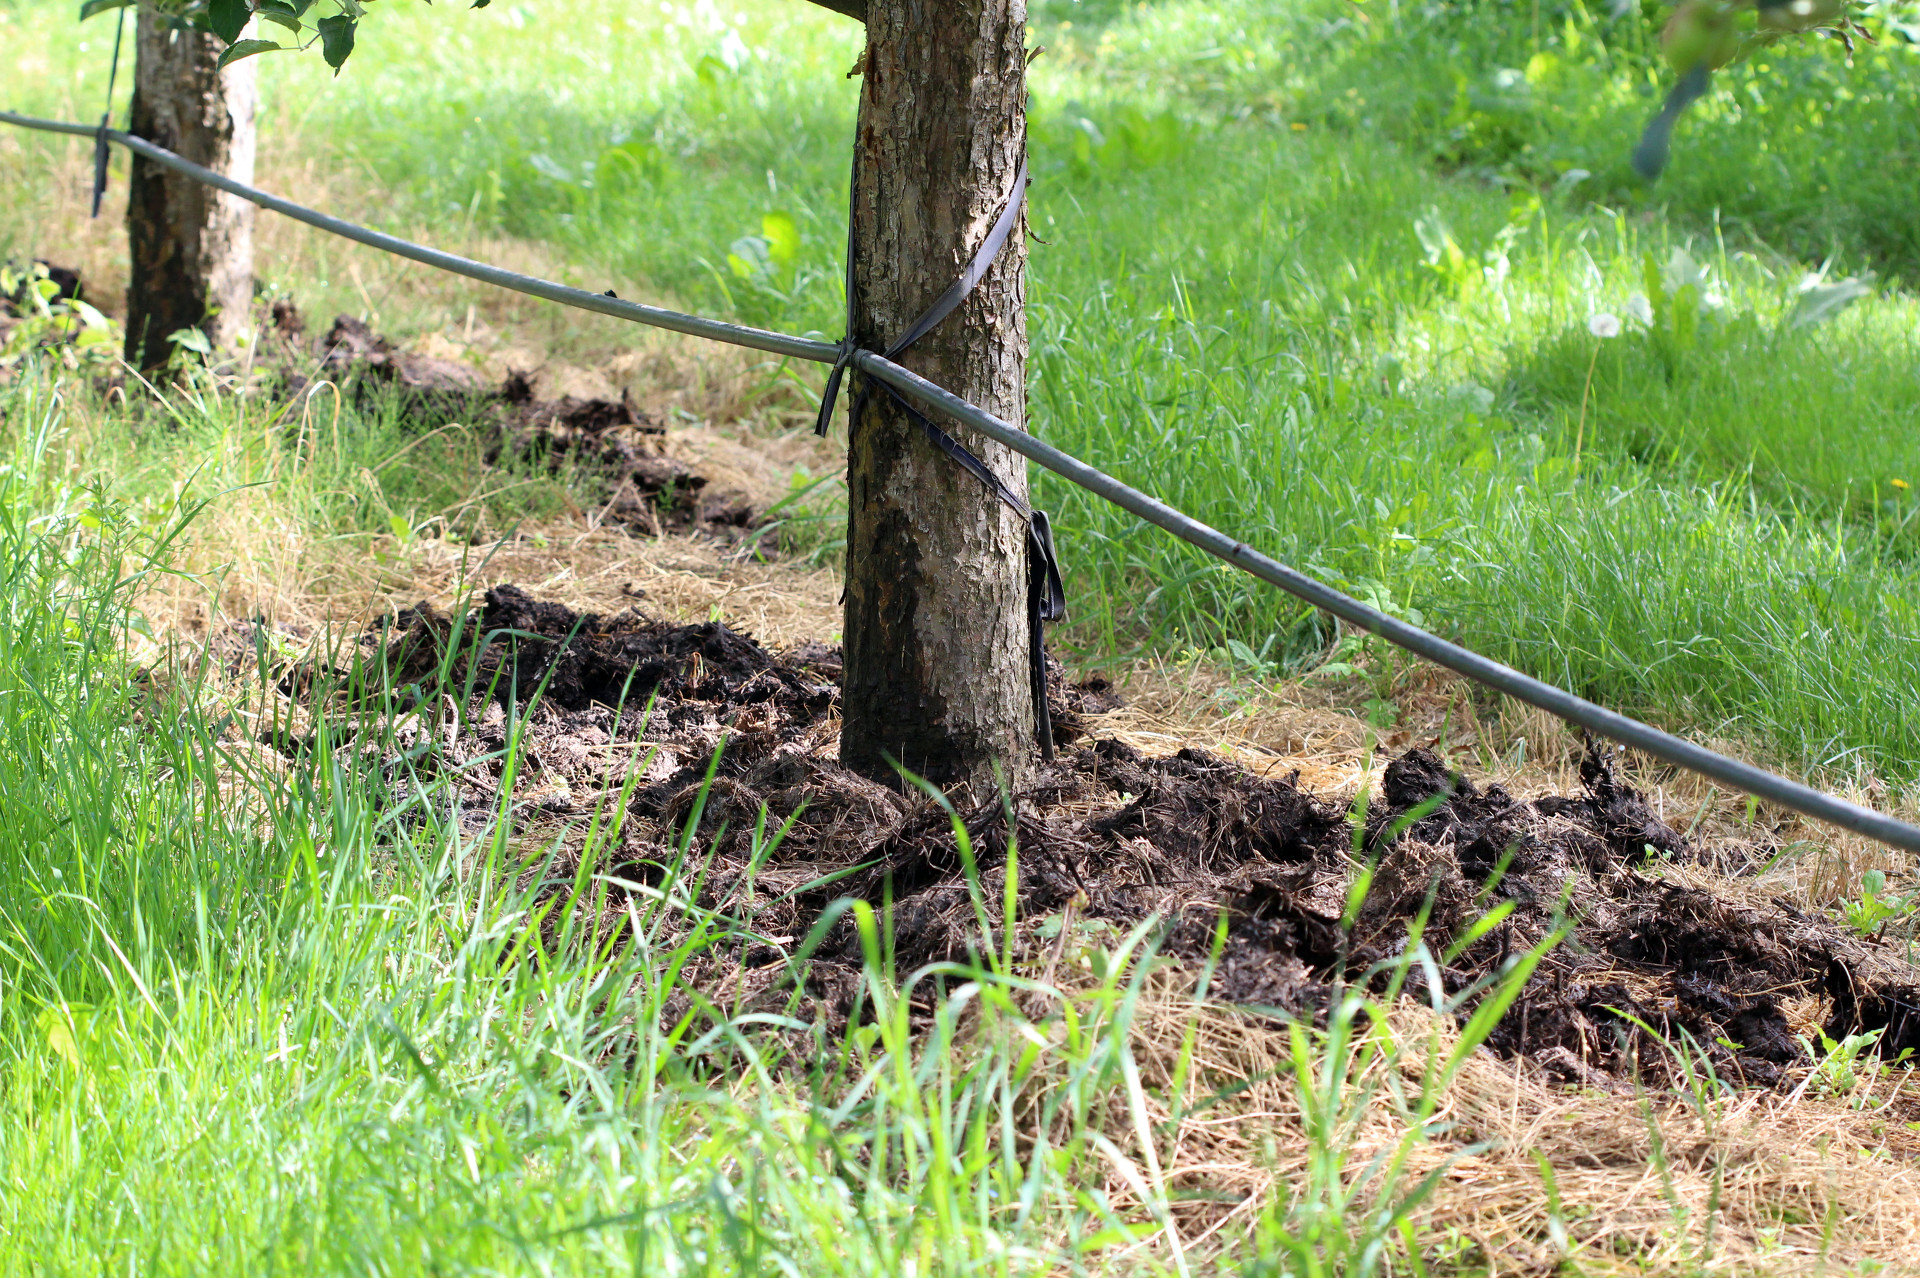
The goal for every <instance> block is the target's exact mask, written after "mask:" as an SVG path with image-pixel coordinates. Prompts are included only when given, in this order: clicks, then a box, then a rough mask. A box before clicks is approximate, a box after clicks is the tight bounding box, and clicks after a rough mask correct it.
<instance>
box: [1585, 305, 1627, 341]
mask: <svg viewBox="0 0 1920 1278" xmlns="http://www.w3.org/2000/svg"><path fill="white" fill-rule="evenodd" d="M1587 331H1588V332H1589V333H1592V334H1593V335H1594V336H1595V337H1603V338H1604V337H1618V336H1620V317H1619V316H1618V315H1609V314H1607V312H1605V311H1597V312H1595V313H1594V314H1592V315H1589V316H1588V317H1587Z"/></svg>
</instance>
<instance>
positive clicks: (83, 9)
mask: <svg viewBox="0 0 1920 1278" xmlns="http://www.w3.org/2000/svg"><path fill="white" fill-rule="evenodd" d="M132 3H133V0H86V3H85V4H83V5H81V6H80V21H82V22H85V21H86V20H87V19H88V18H91V17H92V16H93V15H94V14H96V13H105V12H107V11H108V10H109V9H124V8H126V7H127V6H128V5H130V4H132Z"/></svg>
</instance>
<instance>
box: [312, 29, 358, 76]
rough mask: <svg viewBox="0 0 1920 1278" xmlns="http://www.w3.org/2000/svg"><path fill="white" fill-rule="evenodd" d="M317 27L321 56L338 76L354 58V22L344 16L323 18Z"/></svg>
mask: <svg viewBox="0 0 1920 1278" xmlns="http://www.w3.org/2000/svg"><path fill="white" fill-rule="evenodd" d="M317 25H318V26H319V28H320V56H321V57H323V58H325V59H326V60H327V65H328V66H330V67H332V68H333V70H334V74H336V75H338V74H339V72H340V68H341V67H342V66H344V65H345V64H346V61H347V59H348V58H349V57H351V56H353V28H354V20H353V19H352V18H349V17H346V16H344V15H342V16H339V17H333V18H322V19H320V21H319V23H318V24H317Z"/></svg>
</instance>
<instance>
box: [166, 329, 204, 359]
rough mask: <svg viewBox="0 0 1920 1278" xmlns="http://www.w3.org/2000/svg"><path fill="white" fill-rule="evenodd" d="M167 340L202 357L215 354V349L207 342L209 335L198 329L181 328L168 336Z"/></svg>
mask: <svg viewBox="0 0 1920 1278" xmlns="http://www.w3.org/2000/svg"><path fill="white" fill-rule="evenodd" d="M167 340H168V341H169V342H172V343H173V344H174V345H175V346H179V347H182V348H183V349H185V350H190V351H194V352H197V353H198V354H201V355H211V354H213V347H212V345H211V344H209V343H208V341H207V335H206V334H205V333H203V332H201V331H200V330H199V329H197V328H179V329H175V330H174V331H173V332H171V333H169V334H167Z"/></svg>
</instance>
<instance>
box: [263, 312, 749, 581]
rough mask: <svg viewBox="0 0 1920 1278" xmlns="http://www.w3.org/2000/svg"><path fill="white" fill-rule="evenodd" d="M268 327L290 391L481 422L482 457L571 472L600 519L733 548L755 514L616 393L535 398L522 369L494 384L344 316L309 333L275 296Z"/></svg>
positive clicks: (433, 420)
mask: <svg viewBox="0 0 1920 1278" xmlns="http://www.w3.org/2000/svg"><path fill="white" fill-rule="evenodd" d="M271 331H272V332H273V333H275V334H276V335H277V336H278V339H279V344H280V347H281V349H282V351H283V352H284V354H285V359H284V363H285V368H284V369H283V370H282V373H281V380H282V382H283V383H284V390H285V392H286V393H287V394H289V395H290V396H298V395H302V394H305V393H306V392H307V391H308V390H309V388H310V387H311V386H312V385H313V384H314V382H315V380H316V379H318V378H326V379H329V380H331V381H333V382H335V383H337V384H339V385H342V386H345V387H346V388H347V393H348V394H349V395H350V396H351V397H352V398H353V400H354V402H355V403H356V404H358V405H359V406H360V407H361V408H362V409H363V410H370V411H377V410H378V409H380V408H381V407H383V406H385V407H388V408H390V409H391V411H393V412H394V413H396V414H397V415H398V417H399V418H400V420H402V421H404V422H406V423H409V425H410V426H413V427H417V428H419V429H426V428H429V427H432V426H436V425H440V424H443V423H446V422H449V421H453V420H455V419H458V420H462V421H466V422H469V423H471V424H474V425H476V426H479V427H482V428H483V429H485V430H487V431H490V432H491V437H490V441H489V443H488V445H487V448H486V453H485V461H486V462H487V464H488V465H490V466H491V465H517V466H520V467H522V468H537V469H544V470H546V471H548V472H550V473H554V474H558V473H560V472H561V471H562V470H569V471H571V472H572V473H573V474H574V475H576V476H578V477H580V478H583V479H585V480H586V481H587V483H588V487H589V489H590V490H591V494H590V495H591V498H592V500H593V501H594V503H595V505H597V506H598V507H599V508H600V510H601V514H602V517H603V518H604V519H605V520H606V521H607V522H609V523H612V524H616V525H619V526H621V527H624V528H626V529H628V530H630V531H632V532H635V533H639V534H643V535H647V536H655V537H657V536H660V535H662V534H665V533H698V534H700V535H702V536H706V537H708V538H711V539H714V540H718V541H721V542H724V543H726V544H728V545H732V544H734V543H737V542H739V541H741V540H743V539H745V538H747V537H750V536H752V535H753V533H754V531H755V530H756V529H758V528H760V527H761V525H762V524H763V523H764V522H765V521H764V520H763V519H762V518H761V513H760V512H759V511H757V510H756V509H755V508H754V506H753V504H752V503H751V501H749V500H748V499H747V498H746V497H745V496H743V495H742V494H740V493H736V492H728V491H722V490H719V489H716V488H715V487H714V486H713V485H712V484H711V483H710V481H709V480H708V478H707V477H706V476H704V475H701V474H699V473H698V472H696V471H695V470H694V469H693V468H692V467H690V466H688V465H687V464H686V463H685V462H683V461H681V460H679V459H678V458H675V457H672V456H670V455H669V454H668V453H667V452H666V451H665V450H664V449H663V447H662V441H663V440H664V438H665V436H666V433H667V431H666V426H665V425H664V424H663V423H662V422H660V421H659V420H657V419H655V418H654V417H653V416H651V415H650V414H648V413H646V412H644V411H642V410H641V409H639V408H638V407H637V406H635V404H634V403H633V400H632V399H631V397H630V396H628V395H627V393H626V392H624V391H623V392H621V395H620V398H619V399H599V398H590V397H581V396H574V395H566V396H562V397H561V398H559V399H541V398H539V397H538V396H537V394H536V392H535V386H534V382H533V379H532V378H530V377H529V376H528V375H526V374H524V373H511V374H509V375H508V376H507V378H506V380H505V381H504V382H502V383H500V384H499V385H497V386H496V385H493V384H491V383H489V382H488V381H487V379H486V378H485V377H484V376H482V374H481V373H480V371H479V370H478V369H476V368H474V367H473V366H472V365H470V364H466V363H462V362H460V361H457V360H450V359H443V358H438V357H435V356H430V355H420V354H415V353H413V352H410V351H407V350H405V349H404V348H402V347H401V346H400V345H399V344H398V343H396V342H394V341H393V340H392V339H390V338H388V337H385V336H383V335H381V334H379V333H376V332H374V331H373V329H372V328H370V327H369V326H368V325H367V324H366V322H365V321H363V320H359V319H356V318H354V317H353V316H351V315H341V316H338V317H336V318H335V319H334V321H333V324H332V325H331V326H330V327H329V328H328V329H327V331H326V333H325V334H324V335H322V336H320V337H319V338H318V339H316V340H313V341H308V340H307V338H306V324H305V321H304V320H303V319H302V318H301V316H300V313H299V311H298V309H296V308H295V307H294V306H293V305H292V303H290V302H285V301H282V302H279V303H276V304H275V305H274V307H273V311H272V323H271Z"/></svg>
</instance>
